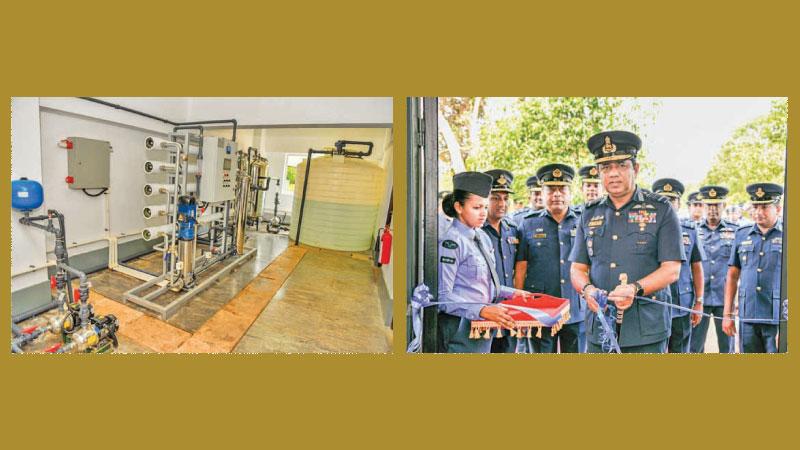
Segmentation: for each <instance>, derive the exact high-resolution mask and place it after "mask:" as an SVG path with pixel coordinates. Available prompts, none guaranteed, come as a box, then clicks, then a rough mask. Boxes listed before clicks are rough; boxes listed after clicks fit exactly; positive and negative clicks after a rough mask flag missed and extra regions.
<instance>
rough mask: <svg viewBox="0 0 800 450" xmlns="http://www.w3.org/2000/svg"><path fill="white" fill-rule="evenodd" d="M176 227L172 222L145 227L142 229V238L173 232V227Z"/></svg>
mask: <svg viewBox="0 0 800 450" xmlns="http://www.w3.org/2000/svg"><path fill="white" fill-rule="evenodd" d="M174 227H175V225H173V224H171V223H167V224H164V225H160V226H157V227H149V228H145V229H144V230H142V239H144V240H145V241H149V240H152V239H156V238H158V237H159V236H161V235H162V234H165V233H170V232H172V229H173V228H174Z"/></svg>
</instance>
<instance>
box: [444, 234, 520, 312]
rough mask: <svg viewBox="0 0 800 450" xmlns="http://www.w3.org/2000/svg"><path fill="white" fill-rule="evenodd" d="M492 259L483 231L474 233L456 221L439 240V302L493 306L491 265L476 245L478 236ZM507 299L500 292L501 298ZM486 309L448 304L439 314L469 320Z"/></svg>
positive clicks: (479, 306) (506, 293) (481, 306)
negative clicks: (442, 313)
mask: <svg viewBox="0 0 800 450" xmlns="http://www.w3.org/2000/svg"><path fill="white" fill-rule="evenodd" d="M476 235H477V236H478V237H479V239H481V242H482V243H483V246H484V248H485V249H486V251H487V254H488V255H489V256H490V259H491V260H492V261H489V262H488V263H491V264H494V261H493V259H494V258H492V257H491V255H492V253H491V248H492V247H491V245H492V243H491V241H490V240H489V236H487V235H486V233H484V232H483V231H481V230H475V229H472V228H469V227H468V226H466V225H464V223H462V222H461V221H460V220H458V219H454V220H453V222H452V224H451V225H450V227H449V228H448V229H447V231H445V233H444V235H443V236H440V237H439V297H438V301H440V302H480V303H486V304H490V303H492V301H493V300H494V298H495V297H496V295H495V292H494V285H493V283H492V275H491V271H490V270H489V265H488V263H487V261H486V259H485V258H484V257H483V254H482V253H481V251H480V250H479V249H478V246H477V245H476V244H475V241H474V239H475V236H476ZM503 295H506V296H508V292H507V291H504V292H500V295H498V296H503ZM481 308H483V305H470V304H463V305H462V304H458V303H456V304H447V305H439V310H440V311H442V312H444V313H447V314H450V315H452V316H459V317H463V318H465V319H469V320H477V319H479V318H480V315H479V314H480V311H481Z"/></svg>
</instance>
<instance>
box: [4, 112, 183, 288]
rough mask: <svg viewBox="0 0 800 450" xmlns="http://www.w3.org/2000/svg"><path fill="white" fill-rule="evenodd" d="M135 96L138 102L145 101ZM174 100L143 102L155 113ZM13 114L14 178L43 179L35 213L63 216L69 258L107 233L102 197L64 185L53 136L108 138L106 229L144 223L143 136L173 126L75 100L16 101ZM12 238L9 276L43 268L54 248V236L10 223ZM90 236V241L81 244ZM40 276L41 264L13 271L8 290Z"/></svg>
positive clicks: (131, 228) (129, 229)
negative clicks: (51, 211)
mask: <svg viewBox="0 0 800 450" xmlns="http://www.w3.org/2000/svg"><path fill="white" fill-rule="evenodd" d="M113 100H117V99H113ZM138 100H139V101H141V102H144V99H138ZM177 104H178V103H177V102H175V101H173V100H165V101H164V102H159V101H156V100H154V101H153V103H152V104H149V106H150V108H151V109H153V111H152V112H153V113H154V114H157V115H158V111H156V110H157V109H159V108H161V106H164V107H165V109H166V110H168V111H170V112H171V113H175V112H176V111H177V110H176V109H175V108H176V105H177ZM136 106H140V105H136ZM184 106H185V102H184ZM184 109H185V108H184ZM12 111H13V112H12V115H13V116H12V117H13V121H12V136H13V137H12V179H16V178H19V177H22V176H27V177H28V178H31V179H37V180H39V181H40V182H41V183H42V186H43V187H44V199H45V201H44V204H43V205H42V207H41V208H40V209H39V210H37V211H36V213H37V214H41V213H44V212H45V211H46V210H47V209H56V210H59V211H61V212H62V213H64V215H65V218H66V228H67V244H68V246H71V247H72V248H70V249H69V252H70V255H78V254H81V253H84V252H88V251H93V250H96V249H99V248H103V247H106V246H107V244H106V242H105V241H102V239H103V238H104V237H105V236H106V231H105V224H104V223H105V214H104V211H105V209H104V208H105V202H104V200H105V199H104V196H100V197H97V198H91V197H88V196H86V195H85V194H84V193H83V192H81V191H76V190H71V189H69V188H68V187H67V186H66V183H65V182H64V178H65V177H66V175H67V155H66V153H65V152H67V150H66V149H63V148H60V147H58V141H60V140H61V139H64V138H66V137H69V136H78V137H85V138H91V139H100V140H105V141H109V142H111V145H112V147H113V152H112V153H111V176H110V179H111V187H110V190H109V191H110V197H109V199H110V205H111V208H110V210H109V211H110V230H111V233H114V234H120V233H133V232H135V233H138V232H139V231H140V230H141V228H142V227H144V226H145V224H144V219H143V218H142V216H141V208H142V207H143V205H144V197H143V195H142V194H141V186H142V184H143V183H144V182H145V181H144V180H145V174H144V172H143V170H142V165H143V164H144V160H145V159H146V154H145V150H144V145H143V144H144V139H145V137H147V136H149V135H160V136H162V137H164V136H166V134H165V133H166V132H167V131H171V129H172V127H171V126H169V125H167V124H165V123H162V122H159V121H156V120H152V119H147V118H144V117H140V116H136V115H133V114H130V113H126V112H124V111H119V110H115V109H112V108H108V107H105V106H102V105H97V104H94V103H90V102H87V101H85V100H80V99H76V98H55V97H51V98H44V97H42V98H35V97H34V98H14V99H12ZM148 112H150V111H148ZM93 192H94V191H93ZM19 216H20V215H19V214H18V213H12V221H13V222H16V220H17V219H18V217H19ZM45 236H46V237H45ZM12 239H13V248H12V273H19V272H20V271H24V270H26V269H27V268H28V267H29V266H30V265H34V266H44V265H45V264H46V262H47V259H48V252H52V250H53V245H54V242H53V237H52V235H46V233H44V232H43V231H41V230H38V229H32V228H29V227H24V229H23V228H22V227H21V226H16V225H14V224H13V223H12ZM133 239H137V236H131V237H128V238H124V239H121V242H125V241H127V240H133ZM88 241H94V242H89V243H88V244H83V243H85V242H88ZM75 244H78V245H77V246H75ZM81 244H83V245H81ZM49 259H50V260H54V259H55V257H54V256H53V255H52V253H49ZM46 280H47V271H46V269H44V268H43V269H41V270H37V271H36V272H33V273H27V274H23V275H18V276H13V275H12V291H16V290H19V289H22V288H25V287H28V286H31V285H34V284H37V283H41V282H43V281H46Z"/></svg>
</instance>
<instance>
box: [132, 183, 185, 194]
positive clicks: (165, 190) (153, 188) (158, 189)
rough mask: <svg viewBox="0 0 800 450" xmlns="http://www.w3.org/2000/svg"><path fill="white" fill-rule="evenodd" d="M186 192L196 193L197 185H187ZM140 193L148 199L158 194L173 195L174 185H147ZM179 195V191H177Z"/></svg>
mask: <svg viewBox="0 0 800 450" xmlns="http://www.w3.org/2000/svg"><path fill="white" fill-rule="evenodd" d="M186 190H187V191H188V192H196V191H197V183H187V184H186ZM142 192H143V193H144V195H145V196H146V197H150V196H153V195H159V194H174V193H175V185H174V184H154V183H148V184H145V185H144V188H143V189H142ZM178 192H179V193H182V192H180V189H178Z"/></svg>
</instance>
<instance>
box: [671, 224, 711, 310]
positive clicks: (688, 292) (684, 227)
mask: <svg viewBox="0 0 800 450" xmlns="http://www.w3.org/2000/svg"><path fill="white" fill-rule="evenodd" d="M681 243H682V244H683V251H684V253H685V254H686V261H683V262H682V263H681V275H680V278H678V281H676V282H674V283H672V284H671V285H670V289H671V291H672V303H673V304H674V305H680V306H683V307H684V308H691V307H693V306H694V300H695V295H694V277H693V276H692V263H695V262H698V261H705V260H706V253H705V251H704V250H703V245H702V243H701V242H700V241H699V240H698V239H697V230H696V229H695V225H694V222H692V221H691V220H682V221H681ZM671 311H672V318H675V317H683V316H686V315H687V314H689V313H688V312H687V311H681V310H679V309H672V310H671Z"/></svg>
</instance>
